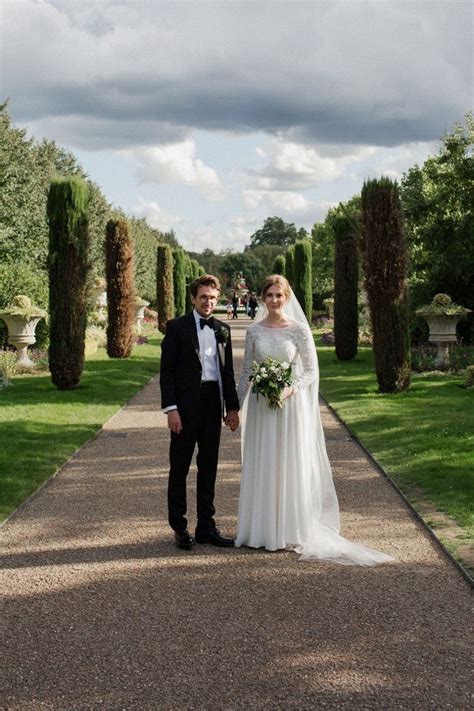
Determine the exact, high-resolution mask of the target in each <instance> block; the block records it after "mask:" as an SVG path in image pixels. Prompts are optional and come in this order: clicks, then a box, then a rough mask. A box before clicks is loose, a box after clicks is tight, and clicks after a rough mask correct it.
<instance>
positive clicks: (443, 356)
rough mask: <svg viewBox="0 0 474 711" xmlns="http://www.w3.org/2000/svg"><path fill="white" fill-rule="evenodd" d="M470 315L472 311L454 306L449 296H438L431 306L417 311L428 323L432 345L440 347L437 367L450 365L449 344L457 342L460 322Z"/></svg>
mask: <svg viewBox="0 0 474 711" xmlns="http://www.w3.org/2000/svg"><path fill="white" fill-rule="evenodd" d="M468 313H470V309H466V308H464V306H457V304H453V302H452V299H451V297H450V296H448V295H447V294H436V296H435V297H433V301H432V302H431V304H428V305H427V306H422V307H421V308H419V309H417V310H416V314H417V315H418V316H423V318H424V319H425V320H426V321H427V323H428V326H429V329H430V336H429V341H430V343H435V344H436V345H437V347H438V352H437V354H436V359H435V365H436V366H437V367H438V368H446V367H447V366H448V365H449V344H450V343H455V342H456V326H457V324H458V321H459V320H460V319H462V318H463V317H464V316H466V315H467V314H468Z"/></svg>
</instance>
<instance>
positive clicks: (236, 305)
mask: <svg viewBox="0 0 474 711" xmlns="http://www.w3.org/2000/svg"><path fill="white" fill-rule="evenodd" d="M238 308H239V297H238V296H237V294H236V293H235V291H234V295H233V297H232V320H233V319H236V318H239V314H238V312H237V309H238Z"/></svg>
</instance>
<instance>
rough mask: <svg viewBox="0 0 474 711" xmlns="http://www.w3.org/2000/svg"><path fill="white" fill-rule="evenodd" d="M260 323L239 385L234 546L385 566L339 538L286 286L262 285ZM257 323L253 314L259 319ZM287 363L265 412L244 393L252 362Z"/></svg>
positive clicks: (272, 279) (306, 336) (312, 355)
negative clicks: (278, 403) (287, 373)
mask: <svg viewBox="0 0 474 711" xmlns="http://www.w3.org/2000/svg"><path fill="white" fill-rule="evenodd" d="M262 301H263V308H262V309H261V310H262V311H263V315H262V317H260V320H259V321H257V322H256V323H254V324H252V325H251V326H249V328H248V329H247V336H246V342H245V356H244V364H243V368H242V373H241V375H240V381H239V385H238V395H239V400H240V403H241V407H242V415H243V434H242V482H241V489H240V502H239V517H238V527H237V538H236V540H235V545H236V546H242V545H245V546H250V547H252V548H261V547H264V548H266V549H267V550H270V551H275V550H279V549H283V548H286V547H290V548H293V549H294V550H295V551H296V552H297V553H299V554H300V559H311V558H317V559H320V560H330V561H334V562H336V563H341V564H343V565H351V564H352V565H354V564H355V565H376V564H377V563H383V562H386V561H389V560H392V558H391V557H390V556H388V555H385V554H384V553H380V552H379V551H376V550H373V549H371V548H365V547H364V546H361V545H359V544H357V543H352V542H351V541H348V540H347V539H346V538H343V537H342V536H340V535H339V527H340V526H339V506H338V501H337V496H336V491H335V489H334V483H333V480H332V473H331V466H330V464H329V460H328V457H327V454H326V446H325V442H324V434H323V429H322V425H321V418H320V413H319V405H318V384H319V383H318V380H319V369H318V361H317V356H316V348H315V345H314V340H313V336H312V334H311V330H310V328H309V326H308V322H307V320H306V317H305V315H304V313H303V310H302V309H301V307H300V305H299V303H298V301H297V299H296V297H295V295H294V293H293V292H292V290H291V288H290V285H289V284H288V282H287V280H286V279H285V278H284V277H282V276H280V275H278V274H276V275H273V276H269V277H267V279H266V280H265V283H264V285H263V289H262ZM259 316H260V314H259ZM267 356H270V357H272V358H273V359H275V360H277V361H280V362H285V361H286V362H288V363H291V368H292V375H293V383H292V385H291V386H289V387H286V388H285V390H284V391H283V395H282V397H283V399H284V403H283V407H282V408H281V409H278V410H272V409H270V408H269V407H268V403H267V400H266V399H265V398H264V397H257V395H256V394H254V393H252V392H251V391H250V388H249V376H250V374H251V367H252V363H253V362H254V361H257V362H258V361H261V360H263V359H264V358H266V357H267Z"/></svg>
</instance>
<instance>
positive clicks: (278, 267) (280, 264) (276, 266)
mask: <svg viewBox="0 0 474 711" xmlns="http://www.w3.org/2000/svg"><path fill="white" fill-rule="evenodd" d="M285 265H286V260H285V255H284V254H279V255H278V257H276V259H275V261H274V262H273V266H272V270H271V271H272V274H281V276H285Z"/></svg>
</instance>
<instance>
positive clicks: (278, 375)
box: [249, 357, 293, 410]
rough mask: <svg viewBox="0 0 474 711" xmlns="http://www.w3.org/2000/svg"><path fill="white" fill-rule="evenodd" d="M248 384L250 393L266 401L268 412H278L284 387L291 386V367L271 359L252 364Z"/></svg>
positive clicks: (281, 404) (281, 405)
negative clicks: (250, 384)
mask: <svg viewBox="0 0 474 711" xmlns="http://www.w3.org/2000/svg"><path fill="white" fill-rule="evenodd" d="M249 380H250V382H251V383H253V385H252V392H253V393H255V394H256V395H257V398H258V396H259V395H262V396H263V397H264V398H266V399H267V400H268V407H269V408H270V410H279V409H280V408H282V407H283V402H284V401H283V400H282V397H281V396H282V394H283V390H284V389H285V388H286V387H289V386H290V385H292V384H293V378H292V375H291V366H290V364H289V363H286V362H283V363H280V362H279V361H277V360H274V359H273V358H270V357H267V358H264V359H263V360H262V361H260V362H259V363H257V361H254V362H253V363H252V369H251V371H250V378H249Z"/></svg>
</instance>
